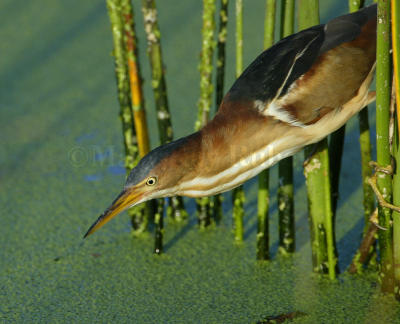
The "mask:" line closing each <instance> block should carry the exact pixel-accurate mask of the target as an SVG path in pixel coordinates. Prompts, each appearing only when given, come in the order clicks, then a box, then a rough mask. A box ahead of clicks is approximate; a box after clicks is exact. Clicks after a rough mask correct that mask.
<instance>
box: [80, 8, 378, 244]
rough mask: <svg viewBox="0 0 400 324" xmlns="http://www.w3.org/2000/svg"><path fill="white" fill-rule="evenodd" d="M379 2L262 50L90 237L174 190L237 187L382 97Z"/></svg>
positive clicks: (190, 192)
mask: <svg viewBox="0 0 400 324" xmlns="http://www.w3.org/2000/svg"><path fill="white" fill-rule="evenodd" d="M376 21H377V6H376V4H375V5H371V6H368V7H365V8H363V9H361V10H359V11H356V12H354V13H351V14H346V15H343V16H339V17H337V18H334V19H333V20H330V21H329V22H327V23H326V24H320V25H317V26H313V27H311V28H308V29H305V30H302V31H300V32H298V33H295V34H292V35H291V36H288V37H286V38H284V39H282V40H280V41H279V42H277V43H276V44H275V45H273V46H272V47H270V48H269V49H267V50H265V51H264V52H262V53H261V54H260V55H259V56H258V57H257V58H256V59H255V60H254V61H253V62H252V63H251V64H250V65H249V66H248V67H247V68H246V69H245V70H244V71H243V73H242V74H241V75H240V76H239V78H238V79H237V80H236V81H235V82H234V83H233V85H232V87H231V89H230V90H229V91H228V93H227V94H226V95H225V96H224V98H223V100H222V102H221V104H220V106H219V108H218V111H217V113H216V114H215V116H214V118H213V119H212V120H211V121H209V122H208V123H207V124H206V125H205V126H204V127H203V128H202V129H200V130H199V131H197V132H195V133H193V134H190V135H188V136H185V137H183V138H180V139H177V140H175V141H172V142H170V143H168V144H165V145H162V146H159V147H157V148H155V149H154V150H152V151H150V152H149V153H148V154H147V155H145V156H144V157H143V158H142V159H141V160H140V161H139V163H138V164H137V165H136V167H135V168H133V169H132V170H131V172H130V174H129V175H128V177H127V179H126V183H125V186H124V187H123V190H122V191H121V193H120V194H119V195H118V196H117V197H116V199H115V200H114V201H113V202H112V204H111V205H110V206H109V207H108V208H107V209H106V210H105V211H104V213H103V214H101V215H100V217H98V219H97V220H96V221H95V222H94V224H93V225H92V226H91V227H90V228H89V230H88V231H87V232H86V234H85V235H84V237H87V236H89V235H90V234H92V233H93V232H95V231H96V230H98V229H99V228H100V227H102V226H103V225H104V224H106V223H107V222H108V221H109V220H111V219H112V218H113V217H115V216H116V215H118V214H119V213H121V212H122V211H123V210H125V209H127V208H129V207H132V206H135V205H137V204H140V203H143V202H145V201H148V200H151V199H155V198H164V197H171V196H177V195H179V196H188V197H204V196H210V195H215V194H218V193H222V192H225V191H228V190H230V189H233V188H235V187H237V186H239V185H241V184H242V183H244V182H245V181H246V180H248V179H250V178H252V177H254V176H256V175H257V174H258V173H260V172H261V171H262V170H264V169H266V168H269V167H271V166H272V165H274V164H275V163H277V162H278V161H280V160H281V159H283V158H286V157H288V156H291V155H293V154H295V153H296V152H298V151H299V150H301V149H302V148H303V147H304V146H306V145H309V144H312V143H316V142H318V141H320V140H321V139H323V138H324V137H326V136H327V135H329V134H330V133H332V132H334V131H335V130H337V129H338V128H340V127H341V126H342V125H344V124H345V123H346V122H347V120H348V119H350V117H352V116H353V115H354V114H356V113H357V112H359V111H360V110H361V109H362V108H363V107H365V106H366V105H367V104H369V103H371V102H373V101H374V100H375V92H374V91H370V90H369V87H370V84H371V82H372V80H373V76H374V71H375V64H376Z"/></svg>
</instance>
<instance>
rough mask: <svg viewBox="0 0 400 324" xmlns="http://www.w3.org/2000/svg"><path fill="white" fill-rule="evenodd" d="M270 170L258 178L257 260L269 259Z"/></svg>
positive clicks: (271, 3) (270, 11)
mask: <svg viewBox="0 0 400 324" xmlns="http://www.w3.org/2000/svg"><path fill="white" fill-rule="evenodd" d="M265 9H266V12H265V23H264V49H267V48H268V47H271V46H272V44H273V43H274V35H275V14H276V0H267V1H266V6H265ZM268 185H269V170H268V169H267V170H264V171H262V172H261V173H260V174H259V176H258V197H257V252H256V256H257V260H268V259H269V190H268Z"/></svg>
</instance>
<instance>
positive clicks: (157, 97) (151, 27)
mask: <svg viewBox="0 0 400 324" xmlns="http://www.w3.org/2000/svg"><path fill="white" fill-rule="evenodd" d="M142 11H143V18H144V24H145V31H146V34H147V46H148V55H149V59H150V65H151V73H152V81H151V85H152V87H153V93H154V101H155V106H156V110H157V123H158V131H159V138H160V143H161V144H166V143H169V142H171V141H172V139H173V131H172V124H171V116H170V112H169V105H168V97H167V85H166V82H165V71H164V65H163V60H162V51H161V41H160V38H161V34H160V29H159V27H158V20H157V8H156V4H155V0H143V1H142ZM158 209H159V208H158ZM167 215H168V216H169V218H171V219H173V220H176V221H182V220H183V219H186V218H187V213H186V211H185V207H184V204H183V199H182V197H171V198H170V199H169V206H168V208H167Z"/></svg>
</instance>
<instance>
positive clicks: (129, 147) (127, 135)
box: [107, 0, 150, 234]
mask: <svg viewBox="0 0 400 324" xmlns="http://www.w3.org/2000/svg"><path fill="white" fill-rule="evenodd" d="M128 9H129V8H127V7H126V3H125V2H124V1H121V0H107V10H108V15H109V17H110V21H111V30H112V35H113V55H114V59H115V75H116V80H117V88H118V101H119V105H120V118H121V121H122V134H123V138H124V147H125V168H126V171H127V173H129V172H130V171H131V170H132V169H133V168H134V167H135V166H136V164H137V163H138V161H139V159H140V153H141V152H144V151H145V150H146V149H148V135H147V126H146V119H145V115H144V110H143V101H140V103H139V104H138V102H137V101H134V100H136V99H137V98H135V97H133V96H131V93H132V92H131V91H133V89H134V88H133V87H132V84H130V81H131V74H132V73H133V69H134V67H135V66H137V65H136V64H135V63H136V62H137V56H136V55H135V54H136V53H135V51H134V50H132V49H133V48H132V47H133V46H134V44H135V43H134V40H135V38H134V32H133V25H132V22H133V15H132V16H131V17H132V20H129V19H127V17H126V14H127V10H128ZM125 28H128V29H127V30H128V33H129V34H127V35H126V38H124V35H125V33H124V30H125ZM131 28H132V29H131ZM130 42H131V43H130ZM136 72H137V74H136V76H137V79H138V80H140V74H139V70H138V69H136ZM131 87H132V88H131ZM136 91H137V92H138V93H140V94H141V89H140V84H138V85H137V87H136ZM135 104H138V106H139V109H137V108H136V107H137V106H135ZM135 111H141V112H139V114H141V121H140V123H141V124H140V125H141V126H140V127H141V128H138V129H137V130H136V129H135V122H134V116H135ZM136 115H137V113H136ZM136 131H138V132H137V133H136ZM139 134H140V136H139ZM137 135H138V136H137ZM146 145H147V147H146ZM147 207H149V204H148V205H147ZM149 212H150V209H149V208H146V205H145V204H141V205H138V206H135V207H133V208H131V209H129V210H128V213H129V215H130V217H131V220H132V225H133V229H134V233H136V234H138V233H141V232H143V231H145V230H146V229H147V225H148V219H149Z"/></svg>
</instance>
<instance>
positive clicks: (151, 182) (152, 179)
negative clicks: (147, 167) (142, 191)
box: [146, 177, 157, 186]
mask: <svg viewBox="0 0 400 324" xmlns="http://www.w3.org/2000/svg"><path fill="white" fill-rule="evenodd" d="M156 183H157V178H156V177H150V178H148V179H147V181H146V184H147V185H148V186H154V185H155V184H156Z"/></svg>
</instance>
